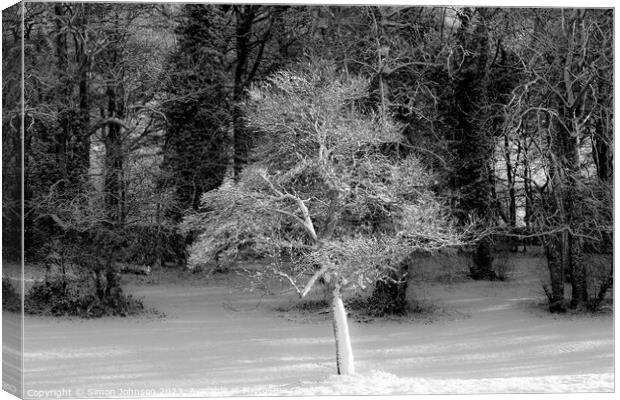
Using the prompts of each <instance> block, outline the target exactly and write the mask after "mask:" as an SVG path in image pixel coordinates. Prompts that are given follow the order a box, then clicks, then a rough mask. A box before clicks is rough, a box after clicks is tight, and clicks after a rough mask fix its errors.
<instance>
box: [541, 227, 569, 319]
mask: <svg viewBox="0 0 620 400" xmlns="http://www.w3.org/2000/svg"><path fill="white" fill-rule="evenodd" d="M559 236H560V235H557V234H556V235H552V236H551V237H549V239H548V243H547V245H546V255H547V267H548V269H549V279H550V281H551V291H548V292H547V297H548V298H549V311H551V312H552V313H563V312H566V304H565V300H564V265H563V263H562V259H563V256H562V247H561V239H560V237H559Z"/></svg>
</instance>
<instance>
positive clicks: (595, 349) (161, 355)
mask: <svg viewBox="0 0 620 400" xmlns="http://www.w3.org/2000/svg"><path fill="white" fill-rule="evenodd" d="M521 275H522V276H520V275H519V274H518V273H516V274H515V277H514V279H513V280H511V281H507V282H473V281H468V280H466V281H461V282H453V283H449V284H441V285H440V284H437V283H435V284H433V283H425V284H420V285H417V286H415V287H412V288H411V293H412V294H415V295H416V297H418V298H423V299H424V300H425V301H427V302H430V303H432V304H435V305H437V306H438V309H437V312H436V314H433V315H425V316H423V317H420V318H415V317H414V318H409V319H407V320H400V321H399V320H382V321H372V322H353V321H352V322H351V334H352V339H353V347H354V349H353V350H354V352H355V360H356V367H357V375H355V376H352V377H339V376H337V375H335V361H334V353H335V351H334V342H333V336H332V327H331V324H330V322H329V320H328V319H327V318H326V317H325V316H324V315H320V314H314V315H310V316H307V315H305V316H304V315H301V316H300V315H299V314H295V315H292V314H290V313H285V312H282V311H277V310H276V307H278V306H280V307H281V306H283V305H287V304H289V305H290V304H291V301H292V300H291V298H290V297H287V296H286V295H279V296H261V295H260V294H256V293H249V292H244V291H240V290H239V289H237V288H235V285H233V284H231V279H230V277H226V276H222V275H219V276H216V279H214V280H211V281H209V282H204V281H200V280H192V278H191V277H183V278H177V279H174V280H173V281H172V282H170V279H166V280H165V279H163V278H162V277H159V278H157V277H154V278H152V279H154V280H156V281H159V283H157V282H155V283H152V282H151V283H147V282H141V281H140V279H135V278H126V281H127V283H126V288H127V290H128V292H130V293H133V294H134V295H136V296H138V297H140V298H142V299H143V301H144V303H145V305H146V306H147V307H153V308H155V309H157V310H159V311H161V312H163V313H165V317H158V316H155V315H151V316H143V317H140V318H133V319H132V318H106V319H99V320H80V319H68V318H60V319H59V318H47V317H31V316H28V317H26V325H25V349H26V353H25V370H26V372H25V382H26V388H25V394H26V396H27V397H36V396H40V395H41V394H43V393H47V394H48V395H49V396H48V397H53V396H54V393H53V392H50V391H54V390H63V389H64V390H65V392H64V393H65V395H64V396H63V397H66V396H67V394H69V396H76V397H89V396H97V397H102V396H106V397H114V396H119V397H127V396H132V397H135V396H140V395H148V396H179V395H184V396H190V395H191V396H230V395H233V396H244V395H261V396H265V395H267V396H270V395H294V396H300V395H336V394H348V395H353V394H377V395H387V394H392V395H394V394H432V393H442V394H451V393H469V394H473V393H532V392H536V393H541V392H542V393H564V392H610V391H613V390H614V364H613V346H614V342H613V338H614V337H613V315H612V313H611V312H607V313H603V314H599V315H581V316H575V315H563V316H552V315H550V314H548V313H546V312H545V310H544V305H543V299H544V295H543V294H542V289H541V286H540V282H536V281H537V280H539V279H542V278H540V277H538V276H531V274H521ZM142 279H144V278H142ZM163 282H166V283H163ZM533 282H534V284H532V283H533ZM67 390H70V392H67Z"/></svg>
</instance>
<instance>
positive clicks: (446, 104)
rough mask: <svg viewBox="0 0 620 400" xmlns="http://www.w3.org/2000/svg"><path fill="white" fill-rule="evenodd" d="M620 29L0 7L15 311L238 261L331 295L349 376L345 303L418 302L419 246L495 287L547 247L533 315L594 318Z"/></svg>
mask: <svg viewBox="0 0 620 400" xmlns="http://www.w3.org/2000/svg"><path fill="white" fill-rule="evenodd" d="M613 24H614V13H613V10H612V9H560V8H484V7H417V6H370V5H367V6H303V5H295V6H277V5H258V4H230V5H223V4H217V5H216V4H164V3H159V4H147V3H136V4H131V3H114V4H111V3H52V2H32V3H30V2H25V3H24V5H23V8H21V6H19V5H18V6H14V7H11V8H8V9H6V10H4V11H3V32H2V48H3V58H2V70H3V74H2V76H3V78H2V92H3V104H2V107H3V114H2V140H3V146H2V158H3V170H2V185H3V188H2V206H3V213H2V225H3V243H2V246H3V247H2V249H3V252H2V256H3V260H7V261H11V262H22V261H23V262H25V263H26V264H27V265H43V266H44V268H45V269H46V271H47V272H46V277H45V279H44V280H43V281H41V282H38V283H35V285H34V286H33V288H32V289H31V291H30V292H29V294H26V297H25V302H24V304H23V306H22V305H21V304H17V305H15V306H14V307H16V308H17V309H19V308H20V307H23V308H24V310H25V311H26V312H29V313H35V314H37V313H39V314H40V313H48V314H52V315H65V314H71V315H82V316H86V317H94V316H103V315H128V314H132V313H134V312H136V309H139V308H140V307H141V305H140V304H139V302H138V301H137V300H136V299H133V298H132V297H131V296H130V295H128V294H125V293H124V292H123V290H122V287H121V280H120V274H119V272H121V271H125V270H133V271H135V272H136V273H144V274H148V273H150V272H151V271H155V270H159V269H165V268H176V269H179V270H184V271H189V272H188V273H191V274H200V275H202V276H204V275H206V276H212V275H215V274H226V273H231V271H244V273H246V274H248V276H250V277H251V279H250V282H251V284H252V285H253V286H255V287H259V288H260V287H268V286H269V285H270V283H272V282H273V281H278V282H280V283H281V284H283V285H288V286H289V287H290V288H292V290H293V291H294V292H295V293H296V294H297V295H298V296H299V297H300V298H304V297H306V295H308V294H309V293H311V292H313V291H317V290H323V291H324V292H325V296H326V298H329V299H330V300H329V301H330V303H331V307H332V309H333V320H334V333H335V336H336V343H337V360H338V363H337V367H338V372H339V373H342V374H352V373H354V367H353V359H352V354H351V352H350V347H351V343H350V338H349V336H350V335H349V333H348V329H349V328H348V325H347V311H346V309H345V308H346V307H347V304H348V303H347V302H346V301H343V299H344V300H346V297H347V294H348V293H355V292H356V291H360V290H366V289H367V288H371V295H370V297H369V298H368V299H366V300H364V303H363V304H362V305H361V306H359V305H358V307H362V308H364V309H365V310H366V311H367V313H369V314H370V315H372V316H384V315H403V314H406V313H407V312H410V310H409V303H408V299H407V295H406V293H407V285H408V276H409V275H411V272H412V271H411V270H412V268H415V265H413V264H412V263H411V255H412V254H413V255H415V254H418V255H419V254H425V255H430V256H431V257H432V256H433V255H435V254H442V253H444V252H446V251H448V252H449V251H456V252H459V254H464V255H465V257H466V258H467V259H469V260H470V261H471V263H470V265H469V277H468V278H469V279H472V280H476V281H485V280H488V281H495V280H502V279H505V278H506V277H505V276H504V275H503V274H502V272H501V271H499V270H498V269H497V268H496V260H497V257H498V254H500V253H502V252H504V253H508V254H517V253H519V252H521V251H523V249H526V248H530V249H531V248H535V249H539V250H540V252H541V254H542V255H543V256H544V259H545V264H546V272H545V273H546V274H547V275H548V277H549V279H548V283H546V284H545V285H544V288H541V290H544V293H545V294H546V299H547V306H546V309H547V310H548V311H549V312H550V313H566V312H575V313H587V312H596V311H598V310H600V308H601V306H602V305H603V304H605V302H606V301H607V302H608V301H609V297H610V296H611V295H612V291H613V266H612V264H611V262H609V263H603V264H600V263H593V262H592V259H593V258H594V257H599V256H601V255H607V256H609V255H611V254H612V253H613V178H614V166H613V165H614V164H613V161H614V160H613V126H614V108H613V104H614V98H613V81H614V76H613V70H614V54H613ZM22 57H23V58H22ZM22 65H23V69H22ZM22 80H23V86H22ZM22 95H23V97H22ZM22 166H23V169H22ZM22 199H23V203H22ZM22 220H23V229H24V230H23V232H22V231H21V226H22ZM22 237H23V240H24V242H23V246H24V253H23V254H22V253H21V244H22V241H21V240H22ZM250 264H252V265H258V267H257V266H254V267H252V268H245V266H247V265H250ZM5 290H6V292H5ZM11 290H15V289H14V288H11V284H10V282H9V281H8V280H5V279H3V293H12V292H11ZM4 297H5V298H8V297H7V295H6V294H5V295H4ZM3 305H4V304H3Z"/></svg>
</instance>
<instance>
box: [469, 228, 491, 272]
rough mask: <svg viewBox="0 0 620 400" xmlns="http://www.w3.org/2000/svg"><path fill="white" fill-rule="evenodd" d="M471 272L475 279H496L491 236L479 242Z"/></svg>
mask: <svg viewBox="0 0 620 400" xmlns="http://www.w3.org/2000/svg"><path fill="white" fill-rule="evenodd" d="M469 272H470V276H471V277H472V279H475V280H480V279H488V280H494V279H496V278H497V275H496V274H495V271H493V249H492V244H491V239H490V238H488V237H485V238H482V239H481V240H480V241H479V242H478V245H477V246H476V251H475V252H474V254H473V264H472V267H471V268H470V271H469Z"/></svg>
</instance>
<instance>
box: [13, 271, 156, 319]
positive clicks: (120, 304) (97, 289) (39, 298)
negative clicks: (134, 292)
mask: <svg viewBox="0 0 620 400" xmlns="http://www.w3.org/2000/svg"><path fill="white" fill-rule="evenodd" d="M105 286H106V287H103V286H102V284H101V282H98V280H97V279H93V277H90V276H87V275H84V276H81V277H70V276H66V275H65V276H63V275H59V276H55V277H51V278H47V279H46V280H44V281H39V282H36V283H35V284H34V285H33V286H32V288H31V289H30V290H29V291H28V293H27V294H26V297H25V300H24V311H25V312H26V313H28V314H40V315H53V316H61V315H66V316H78V317H83V318H92V317H103V316H127V315H135V314H139V313H141V312H142V311H143V310H144V305H143V304H142V302H141V301H140V300H138V299H134V298H133V297H132V296H131V295H125V294H124V293H123V290H122V288H121V287H120V286H119V285H118V282H106V285H105Z"/></svg>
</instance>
